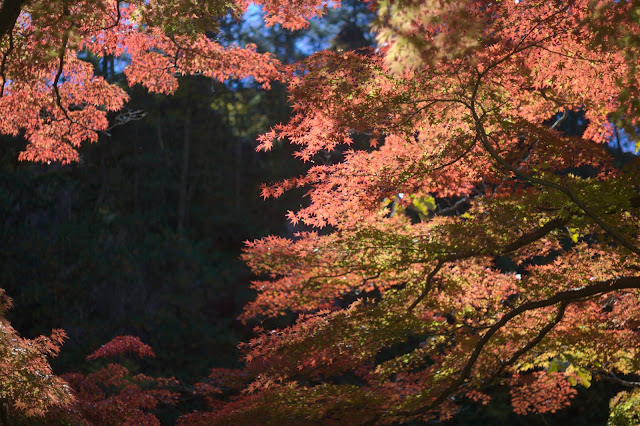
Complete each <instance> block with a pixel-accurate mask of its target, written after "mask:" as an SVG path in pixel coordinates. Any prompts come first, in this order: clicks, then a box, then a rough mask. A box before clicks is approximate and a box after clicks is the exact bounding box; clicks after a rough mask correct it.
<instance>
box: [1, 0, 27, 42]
mask: <svg viewBox="0 0 640 426" xmlns="http://www.w3.org/2000/svg"><path fill="white" fill-rule="evenodd" d="M28 2H29V0H4V1H3V2H2V8H1V9H0V40H2V39H3V38H4V36H5V35H6V34H7V33H10V32H12V31H13V27H15V25H16V21H17V20H18V16H20V12H22V8H24V7H25V6H26V5H27V3H28Z"/></svg>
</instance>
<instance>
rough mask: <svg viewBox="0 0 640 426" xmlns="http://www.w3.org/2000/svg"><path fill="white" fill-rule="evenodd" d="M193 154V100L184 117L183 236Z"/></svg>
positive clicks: (180, 215) (180, 204)
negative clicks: (190, 158)
mask: <svg viewBox="0 0 640 426" xmlns="http://www.w3.org/2000/svg"><path fill="white" fill-rule="evenodd" d="M190 153H191V99H190V98H189V99H188V100H187V109H186V111H185V117H184V142H183V148H182V171H181V173H180V196H179V200H178V225H177V231H178V234H179V235H183V233H184V229H185V221H186V218H187V204H188V201H189V190H188V189H189V188H188V187H189V157H190Z"/></svg>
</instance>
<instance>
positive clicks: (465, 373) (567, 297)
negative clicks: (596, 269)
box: [397, 276, 640, 416]
mask: <svg viewBox="0 0 640 426" xmlns="http://www.w3.org/2000/svg"><path fill="white" fill-rule="evenodd" d="M631 288H640V276H631V277H620V278H613V279H610V280H606V281H599V282H596V283H593V284H591V285H588V286H585V287H580V288H575V289H571V290H565V291H561V292H558V293H556V294H555V295H553V296H551V297H549V298H547V299H543V300H538V301H534V302H527V303H524V304H522V305H520V306H518V307H517V308H515V309H513V310H511V311H509V312H507V313H506V314H504V315H503V316H502V318H500V320H499V321H497V322H496V323H495V324H493V325H492V326H491V327H490V328H489V329H488V330H487V332H486V333H485V334H484V335H483V336H482V337H481V338H480V340H479V341H478V342H477V343H476V346H475V348H474V350H473V352H472V353H471V355H470V356H469V359H468V360H467V362H466V363H465V365H464V367H463V368H462V370H461V372H460V374H459V376H458V378H457V379H455V380H454V381H453V382H452V383H451V384H450V385H449V386H447V387H446V388H445V390H444V391H443V392H442V393H441V394H440V395H439V396H438V397H437V398H436V399H435V400H434V401H433V402H432V403H430V404H428V405H425V406H423V407H420V408H417V409H415V410H410V411H404V412H402V411H401V412H398V413H397V414H401V415H407V416H415V415H419V414H424V413H426V412H428V411H430V410H432V409H434V408H435V407H436V406H437V405H439V404H441V403H442V402H444V401H445V400H446V399H447V398H448V397H449V396H450V395H451V394H452V393H453V392H454V391H456V390H457V389H458V388H459V387H460V385H462V384H463V383H464V382H465V381H466V380H467V379H468V378H469V376H470V374H471V370H472V369H473V366H474V365H475V363H476V361H477V360H478V357H479V356H480V353H481V352H482V350H483V349H484V347H485V346H486V345H487V343H488V342H489V341H490V340H491V338H492V337H493V336H494V335H495V334H496V333H497V332H498V331H500V329H502V328H503V327H504V326H505V325H506V324H507V323H508V322H509V321H511V320H512V319H513V318H515V317H517V316H518V315H520V314H523V313H525V312H528V311H533V310H536V309H540V308H546V307H548V306H553V305H557V304H559V303H560V304H561V307H560V309H559V313H562V314H563V315H564V308H563V307H562V306H565V307H566V306H567V305H568V304H569V303H574V302H577V301H579V300H581V299H584V298H587V297H591V296H595V295H597V294H600V293H608V292H612V291H618V290H624V289H631ZM557 318H558V315H556V319H557ZM560 319H561V318H560ZM558 321H560V320H559V319H558ZM553 325H555V324H553ZM546 327H549V325H547V326H545V328H546ZM543 330H544V329H543ZM541 331H542V330H541ZM542 337H544V336H542ZM535 340H536V339H534V341H535ZM530 343H531V342H530ZM536 344H537V342H536ZM527 346H528V345H527ZM523 353H524V352H523Z"/></svg>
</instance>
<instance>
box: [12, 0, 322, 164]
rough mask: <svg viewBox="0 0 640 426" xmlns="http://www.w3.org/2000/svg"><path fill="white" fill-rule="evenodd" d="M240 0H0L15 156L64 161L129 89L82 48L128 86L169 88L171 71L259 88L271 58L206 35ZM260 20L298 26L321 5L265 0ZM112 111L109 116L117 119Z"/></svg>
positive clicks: (104, 124) (270, 71) (95, 134)
mask: <svg viewBox="0 0 640 426" xmlns="http://www.w3.org/2000/svg"><path fill="white" fill-rule="evenodd" d="M248 5H249V2H246V1H240V0H239V1H238V2H227V1H220V0H207V1H202V2H197V3H196V2H192V1H185V0H173V1H155V0H152V1H130V2H120V1H111V0H98V1H94V0H91V1H69V0H55V1H31V2H22V1H18V0H8V1H5V2H3V3H2V10H0V11H1V12H2V18H1V19H0V20H1V22H0V116H1V118H0V132H2V133H3V134H10V135H23V136H24V137H26V138H27V140H28V141H29V144H28V145H27V147H26V149H25V151H24V152H22V153H21V154H20V159H21V160H29V161H39V162H52V161H59V162H62V163H69V162H72V161H76V160H78V153H77V151H76V148H77V147H78V146H79V145H80V144H81V143H82V142H84V141H91V142H95V141H97V140H98V138H99V136H100V134H103V133H105V132H107V131H108V129H109V128H110V126H111V125H112V124H110V122H109V120H108V117H109V113H114V112H116V111H118V110H120V109H121V108H122V107H123V106H124V105H125V103H126V102H127V101H128V99H129V97H128V95H127V93H126V92H125V91H124V89H123V88H122V87H120V86H119V85H117V84H115V83H110V82H107V81H106V80H105V79H104V78H103V77H101V76H96V75H94V72H93V67H92V65H91V64H89V63H87V62H85V61H83V59H84V58H86V56H87V55H95V57H97V58H98V59H100V58H108V57H122V56H125V57H126V58H127V62H126V66H125V67H124V74H125V76H126V78H127V83H128V84H129V85H134V84H141V85H143V86H144V87H146V88H147V89H148V90H149V91H151V92H154V93H165V94H168V93H173V92H175V90H176V89H177V86H178V80H177V77H178V76H180V75H193V74H199V75H204V76H207V77H210V78H213V79H216V80H219V81H224V80H227V79H229V78H237V79H242V78H248V77H250V78H253V79H254V80H255V81H256V82H258V83H260V84H262V85H263V86H264V87H268V86H269V83H270V81H272V80H274V79H281V78H282V75H281V71H280V69H279V68H280V66H279V63H278V61H277V60H276V59H275V58H274V57H273V56H271V55H270V54H261V53H258V52H256V48H255V46H252V45H247V46H244V47H240V46H223V45H222V44H220V43H219V42H218V41H217V40H216V39H215V38H213V37H212V36H211V34H216V33H217V31H218V22H219V21H220V19H222V18H224V17H225V16H227V15H228V14H231V15H232V16H235V17H236V18H238V19H239V17H240V15H241V12H242V11H243V10H245V9H246V8H247V7H248ZM264 7H265V9H266V11H267V13H269V15H268V18H267V21H268V23H269V24H270V25H272V24H275V23H281V24H283V26H285V27H287V28H301V27H302V26H304V24H306V22H307V21H306V20H305V19H306V18H310V17H312V16H316V15H318V14H320V13H322V11H323V10H325V9H326V7H327V5H326V4H325V2H322V1H306V2H295V4H291V5H288V4H286V3H285V4H280V3H278V2H274V1H268V2H265V4H264ZM120 118H121V119H116V120H115V123H120V124H121V122H122V121H123V119H124V118H125V116H121V117H120Z"/></svg>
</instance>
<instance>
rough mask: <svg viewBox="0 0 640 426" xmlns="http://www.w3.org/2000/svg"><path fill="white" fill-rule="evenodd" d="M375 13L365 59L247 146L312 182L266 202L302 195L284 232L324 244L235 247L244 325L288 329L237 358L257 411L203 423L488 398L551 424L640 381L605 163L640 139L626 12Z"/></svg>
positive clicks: (270, 190) (387, 411) (612, 186)
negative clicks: (596, 393)
mask: <svg viewBox="0 0 640 426" xmlns="http://www.w3.org/2000/svg"><path fill="white" fill-rule="evenodd" d="M375 6H376V7H377V11H378V19H377V22H376V24H375V27H374V29H375V30H376V33H377V40H378V43H379V47H378V49H377V50H376V51H368V52H363V51H358V52H347V53H344V54H343V53H340V54H336V53H333V52H320V53H317V54H315V55H313V56H312V57H310V58H308V59H307V60H305V61H302V62H301V63H299V64H297V65H296V66H295V67H294V68H292V69H291V75H290V77H289V79H288V83H289V90H290V93H291V97H290V99H291V102H292V107H293V111H294V114H293V116H292V118H291V119H290V121H289V122H287V123H283V124H280V125H277V126H275V127H274V128H273V129H272V130H271V131H270V132H268V133H267V134H265V135H263V136H262V137H261V138H260V143H261V145H260V148H261V149H266V150H268V149H270V148H271V147H272V146H273V144H274V141H276V140H278V139H283V140H287V141H289V142H290V143H292V144H294V145H295V146H297V147H298V148H299V149H298V152H297V153H296V156H297V157H299V158H300V159H301V160H302V161H303V162H305V163H307V164H308V165H309V167H308V168H307V172H306V173H305V174H303V175H301V176H298V177H294V178H291V179H287V180H284V181H281V182H276V183H273V184H270V185H265V186H264V187H263V188H262V194H263V196H264V197H278V196H280V195H282V194H283V193H284V192H285V191H287V190H290V189H293V188H300V187H303V188H306V189H307V191H308V192H307V194H306V195H307V200H308V202H307V203H306V206H305V207H302V208H301V209H299V210H297V211H295V212H289V214H288V217H289V219H290V220H291V221H292V222H293V223H294V224H295V223H298V222H300V223H303V224H305V225H307V226H310V227H317V228H324V227H330V230H329V231H327V232H300V233H298V234H296V235H295V236H293V237H292V238H281V237H267V238H263V239H260V240H256V241H250V242H248V243H247V248H246V251H245V254H244V259H245V260H246V262H247V263H248V265H249V266H250V267H251V268H252V269H253V271H254V272H255V273H256V274H258V275H259V276H260V277H261V279H259V280H256V281H255V282H254V283H253V287H254V289H255V290H256V291H257V292H258V295H257V298H256V299H255V301H253V302H251V303H250V304H249V305H248V306H247V307H246V309H245V313H244V314H243V316H242V318H243V319H244V320H246V321H249V320H252V319H254V318H258V319H263V318H270V317H278V316H281V315H284V314H291V313H295V314H297V320H296V322H295V324H293V325H291V326H289V327H286V328H283V329H281V330H271V331H259V332H258V336H257V337H256V338H255V339H253V340H252V341H250V342H248V344H247V345H246V346H245V350H246V353H247V356H246V361H247V369H248V371H249V372H251V373H252V374H253V375H254V377H255V379H254V381H253V382H252V383H251V384H250V385H249V386H248V387H247V389H248V391H249V394H248V395H247V397H246V399H245V400H242V399H239V400H235V401H233V402H230V403H229V406H228V408H227V411H222V413H225V414H224V415H222V414H220V413H221V412H220V411H218V412H217V413H216V412H212V413H211V419H210V420H211V421H212V422H213V421H217V422H219V423H220V424H223V423H224V421H226V420H229V419H243V418H245V417H243V416H250V415H260V416H265V415H266V416H271V417H270V418H273V419H277V418H280V417H279V416H281V415H282V414H281V410H282V407H283V406H286V407H287V408H288V409H290V410H292V411H291V413H290V416H291V417H289V418H296V419H300V420H301V421H302V419H314V418H316V417H315V416H316V415H317V413H318V410H327V411H325V412H324V415H325V416H326V417H325V419H333V420H335V419H340V418H349V416H352V415H353V413H354V412H357V413H358V416H360V417H359V419H358V421H359V422H362V423H367V422H374V423H393V422H396V421H398V420H401V421H409V420H434V419H440V420H443V419H448V418H451V417H452V416H454V415H455V414H456V413H457V412H458V410H459V409H460V405H461V404H466V403H473V402H475V403H480V404H486V403H488V402H489V401H490V395H489V394H488V393H487V392H488V390H489V389H491V387H492V386H510V387H511V391H510V395H511V399H512V405H513V409H514V411H515V412H516V413H518V414H522V415H524V414H527V413H531V412H538V413H547V412H555V411H557V410H560V409H562V408H564V407H566V406H568V405H569V404H570V403H571V400H572V399H573V397H574V396H575V395H576V393H577V391H576V387H589V386H590V384H591V381H592V380H599V379H603V380H616V379H615V378H617V377H618V375H634V374H637V373H638V368H639V367H640V365H638V360H639V358H638V352H637V350H638V349H637V348H638V344H639V343H640V341H639V338H640V334H639V329H638V322H637V321H638V319H637V318H638V317H637V308H636V306H637V305H638V301H639V300H638V297H639V293H638V288H640V275H638V270H640V266H639V264H638V260H639V259H638V256H639V255H640V242H639V241H638V235H640V229H639V228H638V223H639V222H638V212H637V210H636V209H635V207H633V205H632V203H631V202H630V199H632V198H633V197H634V195H635V194H636V192H637V190H638V188H639V184H640V182H639V181H638V178H637V173H636V172H635V171H634V170H635V168H636V167H637V165H636V163H637V162H636V161H634V162H632V163H631V164H630V165H629V166H627V167H626V168H623V169H620V168H616V167H615V166H614V165H613V162H612V158H611V154H610V153H609V151H608V150H607V146H606V144H607V142H608V141H610V140H611V139H612V137H613V135H614V129H615V128H618V129H625V131H626V132H627V135H628V136H629V137H630V138H632V139H633V138H635V137H636V132H637V131H636V128H637V124H638V119H639V118H640V115H638V110H637V108H636V106H634V105H635V103H634V101H632V100H631V98H632V97H633V96H634V95H636V94H638V74H637V65H638V62H637V61H638V57H639V55H638V52H639V49H640V43H638V37H637V35H638V31H639V29H638V26H637V23H635V22H634V21H633V18H631V16H636V14H637V13H638V12H639V9H638V6H637V5H636V4H634V3H632V2H597V1H596V2H594V1H557V2H551V3H549V2H538V1H526V0H525V1H519V2H518V1H516V2H485V1H463V2H459V1H447V0H445V1H437V2H435V1H434V2H414V1H404V0H395V1H394V0H387V1H381V2H377V3H376V5H375ZM632 94H633V95H632ZM568 114H582V116H583V117H584V120H585V122H586V123H587V125H586V130H585V131H584V133H582V134H580V135H570V134H566V133H563V132H562V131H561V129H562V123H563V122H564V121H565V120H566V118H567V115H568ZM367 140H368V141H369V144H368V145H369V146H366V145H365V143H364V142H366V141H367ZM327 152H329V153H334V154H333V156H327V155H326V153H327ZM327 158H329V160H328V161H327V160H326V159H327ZM580 168H582V170H591V172H589V173H588V174H585V173H580V172H577V170H580ZM425 206H431V207H425ZM412 209H413V211H418V212H420V214H419V217H415V214H413V215H412V214H410V213H411V210H412ZM501 258H502V259H504V258H508V259H509V260H510V262H512V266H511V267H508V268H505V267H504V266H500V265H499V264H498V260H499V259H501ZM399 348H402V349H399ZM619 382H620V383H626V384H627V385H632V383H636V382H635V381H633V380H626V381H625V380H624V379H620V380H619ZM328 388H331V391H330V392H327V389H328ZM319 395H322V398H324V399H323V400H322V403H320V404H319V406H320V407H321V408H317V407H318V405H317V398H319ZM626 398H628V397H627V396H626V394H625V395H623V396H620V398H618V400H619V401H626ZM243 401H244V402H243ZM345 401H348V403H345ZM243 403H244V405H243ZM620 404H623V403H622V402H620ZM299 405H303V406H306V407H313V408H308V409H307V410H304V409H299V408H296V407H298V406H299ZM265 407H271V411H269V410H266V412H267V413H269V414H265ZM612 407H613V411H612V413H616V412H621V409H620V410H618V411H616V409H615V407H616V405H615V404H614V403H613V402H612ZM251 413H253V414H251ZM612 415H613V414H612Z"/></svg>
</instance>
